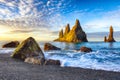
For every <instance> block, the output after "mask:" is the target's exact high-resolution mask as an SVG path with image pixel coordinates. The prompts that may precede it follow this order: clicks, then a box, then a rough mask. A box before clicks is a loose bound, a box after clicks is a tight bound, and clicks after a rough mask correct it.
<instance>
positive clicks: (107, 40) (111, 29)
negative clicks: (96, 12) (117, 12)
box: [104, 26, 115, 42]
mask: <svg viewBox="0 0 120 80" xmlns="http://www.w3.org/2000/svg"><path fill="white" fill-rule="evenodd" d="M113 33H114V30H113V27H112V26H110V31H109V37H108V39H107V38H106V41H105V40H104V42H115V40H114V37H113Z"/></svg>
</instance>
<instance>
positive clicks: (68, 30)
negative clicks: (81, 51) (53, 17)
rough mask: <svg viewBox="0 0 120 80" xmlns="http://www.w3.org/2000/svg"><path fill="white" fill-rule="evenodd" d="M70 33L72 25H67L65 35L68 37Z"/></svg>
mask: <svg viewBox="0 0 120 80" xmlns="http://www.w3.org/2000/svg"><path fill="white" fill-rule="evenodd" d="M69 32H70V25H69V24H67V26H66V27H65V33H64V35H67V34H68V33H69Z"/></svg>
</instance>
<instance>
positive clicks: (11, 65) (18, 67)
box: [0, 54, 120, 80]
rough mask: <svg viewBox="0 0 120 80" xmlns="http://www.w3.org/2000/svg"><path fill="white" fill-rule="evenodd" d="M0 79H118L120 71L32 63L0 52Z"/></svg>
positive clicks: (119, 78)
mask: <svg viewBox="0 0 120 80" xmlns="http://www.w3.org/2000/svg"><path fill="white" fill-rule="evenodd" d="M0 80H120V73H119V72H112V71H102V70H90V69H82V68H70V67H64V68H63V67H59V66H52V65H47V66H45V65H44V66H40V65H33V64H28V63H24V62H22V61H19V60H15V59H12V58H10V54H0Z"/></svg>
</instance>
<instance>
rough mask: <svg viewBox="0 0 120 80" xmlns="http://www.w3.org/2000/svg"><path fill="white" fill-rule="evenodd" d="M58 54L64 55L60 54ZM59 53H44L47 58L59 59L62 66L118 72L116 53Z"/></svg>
mask: <svg viewBox="0 0 120 80" xmlns="http://www.w3.org/2000/svg"><path fill="white" fill-rule="evenodd" d="M52 53H53V52H52ZM59 54H64V55H63V56H60V55H59ZM59 54H57V53H56V54H54V55H51V52H48V53H46V54H45V55H46V57H47V58H50V59H55V60H60V61H61V66H62V67H65V66H71V67H81V68H89V69H96V70H107V71H116V72H120V56H116V54H112V53H110V54H105V53H101V52H100V51H94V52H91V53H82V52H74V51H73V52H67V51H66V52H61V53H60V52H59ZM114 59H116V61H114Z"/></svg>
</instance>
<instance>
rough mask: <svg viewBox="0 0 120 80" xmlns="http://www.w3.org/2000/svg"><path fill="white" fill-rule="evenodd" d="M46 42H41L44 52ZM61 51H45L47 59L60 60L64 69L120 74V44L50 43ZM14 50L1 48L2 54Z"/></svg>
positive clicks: (0, 52)
mask: <svg viewBox="0 0 120 80" xmlns="http://www.w3.org/2000/svg"><path fill="white" fill-rule="evenodd" d="M44 43H45V42H39V45H40V47H41V48H42V50H43V47H44ZM50 43H51V44H53V45H55V46H57V47H59V48H61V50H52V51H44V50H43V52H44V54H45V58H46V59H54V60H60V62H61V66H62V67H80V68H89V69H96V70H107V71H115V72H120V42H114V43H104V42H86V43H65V42H50ZM82 46H86V47H89V48H92V50H93V51H92V52H89V53H84V52H81V51H77V50H79V49H80V47H82ZM13 51H14V48H4V49H3V48H0V54H5V53H12V52H13Z"/></svg>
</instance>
